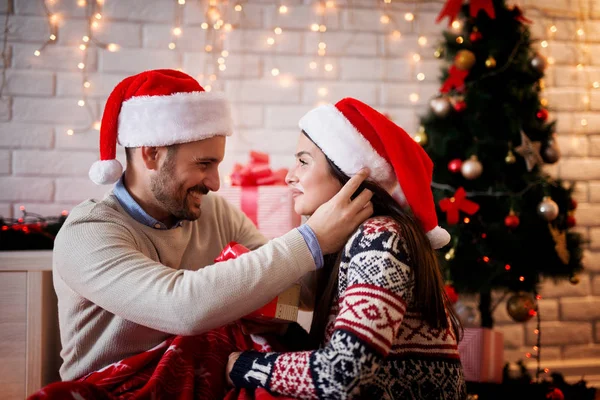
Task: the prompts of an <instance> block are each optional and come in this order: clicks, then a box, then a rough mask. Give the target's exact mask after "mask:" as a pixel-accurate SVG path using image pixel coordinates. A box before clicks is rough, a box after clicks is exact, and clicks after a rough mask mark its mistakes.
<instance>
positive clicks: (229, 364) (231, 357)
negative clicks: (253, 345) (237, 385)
mask: <svg viewBox="0 0 600 400" xmlns="http://www.w3.org/2000/svg"><path fill="white" fill-rule="evenodd" d="M240 354H242V353H240V352H236V353H231V354H230V355H229V360H228V361H227V368H226V370H225V374H226V379H227V383H228V384H229V385H230V386H233V382H232V381H231V378H230V377H229V374H230V373H231V370H232V369H233V365H234V364H235V362H236V361H237V359H238V358H240Z"/></svg>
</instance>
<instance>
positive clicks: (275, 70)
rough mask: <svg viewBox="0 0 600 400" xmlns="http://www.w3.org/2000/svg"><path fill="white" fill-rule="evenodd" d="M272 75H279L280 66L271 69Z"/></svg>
mask: <svg viewBox="0 0 600 400" xmlns="http://www.w3.org/2000/svg"><path fill="white" fill-rule="evenodd" d="M271 75H273V76H277V75H279V68H273V69H272V70H271Z"/></svg>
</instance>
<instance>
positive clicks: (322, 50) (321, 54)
mask: <svg viewBox="0 0 600 400" xmlns="http://www.w3.org/2000/svg"><path fill="white" fill-rule="evenodd" d="M317 54H318V55H320V56H321V57H322V56H324V55H325V54H326V51H325V49H319V51H317Z"/></svg>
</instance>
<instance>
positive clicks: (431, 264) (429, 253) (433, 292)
mask: <svg viewBox="0 0 600 400" xmlns="http://www.w3.org/2000/svg"><path fill="white" fill-rule="evenodd" d="M302 133H303V134H304V135H305V136H306V137H307V138H308V139H310V140H311V141H312V139H311V138H310V136H308V134H306V132H302ZM313 143H314V142H313ZM315 145H316V144H315ZM325 158H326V159H327V162H328V164H329V170H330V172H331V174H332V175H333V176H334V177H335V178H336V179H337V180H339V181H340V183H341V184H342V185H344V184H345V183H346V182H347V181H348V180H349V179H350V177H348V176H347V175H346V174H344V173H343V172H342V171H341V170H340V169H339V168H338V167H337V166H336V165H335V164H334V163H333V162H332V161H331V160H330V159H329V157H327V155H325ZM364 189H369V190H371V191H372V192H373V197H372V199H371V202H372V203H373V209H374V212H373V216H374V217H376V216H388V217H391V218H393V219H394V220H396V221H397V222H398V224H399V225H400V227H401V229H402V235H403V238H404V240H405V242H406V246H407V250H408V257H409V260H410V261H409V262H410V267H411V268H412V271H413V274H414V279H415V287H414V295H413V298H414V301H415V303H414V305H415V308H416V310H415V311H417V312H419V313H420V314H421V316H422V318H423V320H425V322H427V324H428V325H429V326H430V327H432V328H434V329H448V327H449V325H450V324H451V326H452V329H453V331H454V332H455V334H456V335H457V340H459V339H460V336H462V331H463V328H462V325H461V323H460V320H459V319H458V317H457V316H456V313H455V312H454V309H453V308H452V305H451V303H450V300H449V299H448V295H447V294H446V291H445V289H444V280H443V279H442V273H441V271H440V266H439V263H438V260H437V257H436V254H435V250H434V249H433V248H432V247H431V243H430V242H429V239H428V238H427V235H426V234H425V232H424V231H423V228H422V227H421V225H420V224H419V223H418V222H417V220H415V218H414V217H413V215H412V214H411V213H409V212H407V211H405V210H403V209H402V207H400V205H399V204H398V203H397V202H396V201H395V200H394V198H393V197H392V196H391V195H390V194H389V193H388V192H387V191H386V190H385V189H383V188H382V187H381V186H379V185H377V184H376V183H374V182H369V181H365V182H363V184H362V185H361V186H360V188H359V189H358V190H357V192H356V194H358V193H360V192H361V191H362V190H364ZM341 254H342V252H339V253H338V254H334V255H331V256H328V257H327V258H326V259H325V266H324V267H323V268H322V269H321V270H319V271H318V273H317V298H316V302H315V312H314V315H313V322H312V325H311V328H310V335H311V338H312V340H313V345H317V346H318V345H319V344H321V343H322V342H323V338H324V335H325V328H326V326H327V321H328V319H329V314H330V310H331V306H332V303H333V299H334V298H335V294H336V292H337V289H338V275H339V266H340V260H341Z"/></svg>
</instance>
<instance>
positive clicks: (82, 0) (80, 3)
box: [77, 0, 86, 7]
mask: <svg viewBox="0 0 600 400" xmlns="http://www.w3.org/2000/svg"><path fill="white" fill-rule="evenodd" d="M77 5H78V6H79V7H85V5H86V2H85V0H77Z"/></svg>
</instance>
